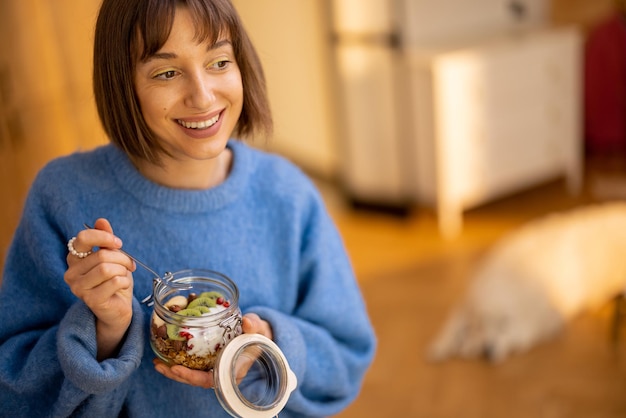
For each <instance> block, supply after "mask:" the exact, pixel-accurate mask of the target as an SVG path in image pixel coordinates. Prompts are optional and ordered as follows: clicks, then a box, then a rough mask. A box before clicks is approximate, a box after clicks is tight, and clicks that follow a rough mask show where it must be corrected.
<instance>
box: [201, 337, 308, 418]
mask: <svg viewBox="0 0 626 418" xmlns="http://www.w3.org/2000/svg"><path fill="white" fill-rule="evenodd" d="M241 376H245V377H243V378H241ZM213 377H214V383H215V393H216V395H217V398H218V400H219V401H220V403H221V404H222V407H223V408H224V410H226V412H228V413H229V414H230V415H232V416H233V417H245V418H265V417H267V418H270V417H275V416H278V413H279V412H280V411H282V409H283V408H284V407H285V404H286V403H287V400H288V399H289V395H290V394H291V392H293V390H294V389H295V388H296V385H297V379H296V375H295V374H294V373H293V371H292V370H291V369H290V368H289V363H288V362H287V359H286V358H285V355H284V354H283V353H282V351H280V348H278V346H277V345H276V343H274V342H273V341H272V340H270V339H269V338H267V337H264V336H263V335H261V334H242V335H240V336H238V337H236V338H235V339H233V340H232V341H231V342H230V343H228V344H227V345H226V347H224V349H223V351H222V352H221V353H220V356H219V359H218V361H217V364H216V366H215V369H214V371H213Z"/></svg>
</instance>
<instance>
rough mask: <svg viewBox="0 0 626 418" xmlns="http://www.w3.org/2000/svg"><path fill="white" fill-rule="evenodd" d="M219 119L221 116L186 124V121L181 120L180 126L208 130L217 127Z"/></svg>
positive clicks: (179, 121)
mask: <svg viewBox="0 0 626 418" xmlns="http://www.w3.org/2000/svg"><path fill="white" fill-rule="evenodd" d="M219 118H220V115H216V116H214V117H212V118H211V119H209V120H203V121H200V122H185V121H184V120H180V119H179V120H178V124H179V125H181V126H184V127H185V128H188V129H206V128H209V127H211V126H213V125H215V122H217V121H218V119H219Z"/></svg>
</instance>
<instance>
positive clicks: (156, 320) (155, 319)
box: [152, 312, 165, 328]
mask: <svg viewBox="0 0 626 418" xmlns="http://www.w3.org/2000/svg"><path fill="white" fill-rule="evenodd" d="M152 323H153V324H154V326H156V327H157V328H158V327H160V326H161V325H164V324H165V321H163V320H162V319H161V318H160V317H159V316H158V315H157V314H156V312H153V313H152Z"/></svg>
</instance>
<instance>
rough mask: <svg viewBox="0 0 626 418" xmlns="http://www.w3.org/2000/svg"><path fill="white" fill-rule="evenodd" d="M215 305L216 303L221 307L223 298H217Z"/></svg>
mask: <svg viewBox="0 0 626 418" xmlns="http://www.w3.org/2000/svg"><path fill="white" fill-rule="evenodd" d="M215 303H217V304H218V305H221V304H222V303H224V298H223V297H219V298H217V300H216V301H215Z"/></svg>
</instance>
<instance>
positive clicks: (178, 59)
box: [135, 8, 243, 164]
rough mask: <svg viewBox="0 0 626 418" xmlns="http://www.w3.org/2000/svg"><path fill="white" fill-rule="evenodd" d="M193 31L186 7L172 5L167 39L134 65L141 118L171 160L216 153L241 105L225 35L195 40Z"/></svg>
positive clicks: (237, 74)
mask: <svg viewBox="0 0 626 418" xmlns="http://www.w3.org/2000/svg"><path fill="white" fill-rule="evenodd" d="M194 35H195V28H194V26H193V22H192V20H191V19H190V17H189V12H188V10H187V9H186V8H178V9H177V12H176V17H175V19H174V25H173V27H172V31H171V33H170V36H169V38H168V39H167V42H165V44H164V45H163V47H162V48H161V49H160V50H159V51H158V52H157V53H156V54H155V55H154V56H153V57H151V58H149V59H148V60H147V61H145V62H139V63H138V64H137V68H136V71H135V90H136V93H137V97H138V99H139V103H140V105H141V111H142V113H143V116H144V119H145V120H146V123H147V124H148V126H149V127H150V129H151V130H152V132H153V133H154V134H155V135H156V137H157V139H158V140H159V141H160V143H161V144H162V146H163V148H165V149H166V150H167V151H168V152H169V153H170V154H172V156H173V157H174V161H175V162H186V161H189V160H208V159H213V158H215V157H217V156H218V155H219V154H220V153H221V152H222V151H223V150H224V148H225V147H226V143H227V141H228V139H229V138H230V135H231V133H232V131H233V129H234V128H235V125H236V124H237V121H238V119H239V115H240V113H241V109H242V106H243V86H242V81H241V73H240V71H239V67H238V65H237V62H236V61H235V55H234V52H233V48H232V45H231V43H230V42H229V39H228V38H221V39H220V40H219V41H218V42H217V43H216V44H215V45H209V44H207V43H203V44H199V43H198V41H197V40H195V39H194ZM163 157H164V158H166V157H165V156H163ZM174 161H168V160H167V159H166V161H165V163H166V164H168V163H172V162H174Z"/></svg>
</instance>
